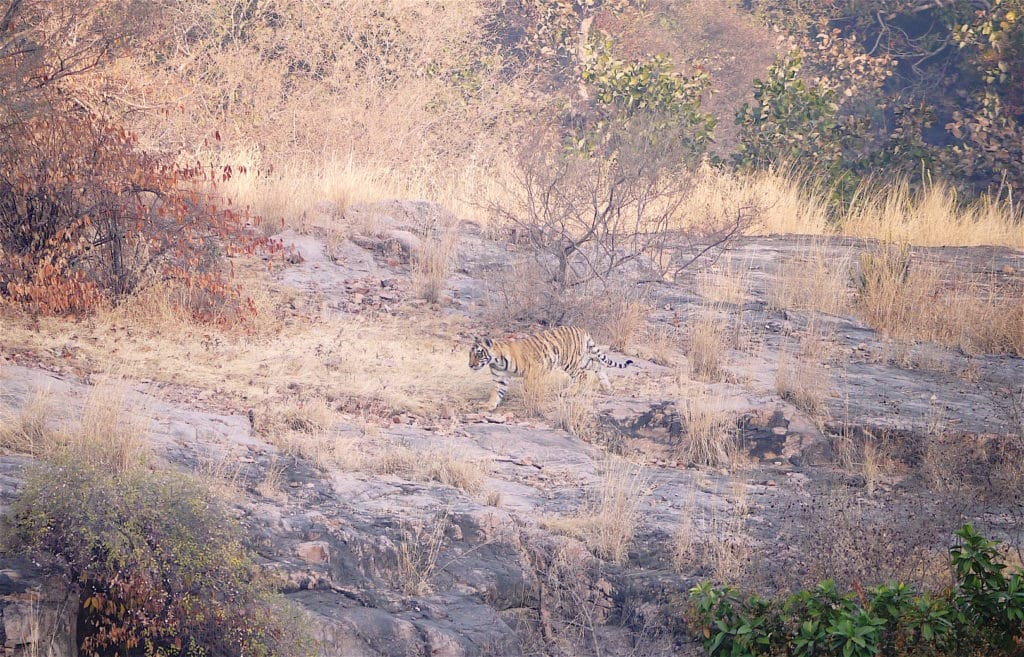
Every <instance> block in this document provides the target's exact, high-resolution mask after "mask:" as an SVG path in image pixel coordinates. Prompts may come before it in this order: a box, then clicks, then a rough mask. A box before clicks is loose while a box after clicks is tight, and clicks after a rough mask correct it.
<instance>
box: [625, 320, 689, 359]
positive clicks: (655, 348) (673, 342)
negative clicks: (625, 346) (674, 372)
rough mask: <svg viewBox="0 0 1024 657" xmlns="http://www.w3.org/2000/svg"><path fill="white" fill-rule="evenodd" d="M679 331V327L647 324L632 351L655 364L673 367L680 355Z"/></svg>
mask: <svg viewBox="0 0 1024 657" xmlns="http://www.w3.org/2000/svg"><path fill="white" fill-rule="evenodd" d="M681 333H682V330H681V329H678V328H676V327H674V326H671V325H667V324H648V325H647V326H645V327H644V328H643V330H642V332H641V334H640V336H641V337H640V338H639V339H638V340H637V345H636V347H635V348H634V349H633V353H635V354H636V355H637V356H639V357H640V358H643V359H644V360H649V361H651V362H652V363H655V364H657V365H664V366H666V367H673V366H675V365H677V364H678V362H679V356H680V355H681V349H680V346H681V344H682V342H683V340H682V337H681Z"/></svg>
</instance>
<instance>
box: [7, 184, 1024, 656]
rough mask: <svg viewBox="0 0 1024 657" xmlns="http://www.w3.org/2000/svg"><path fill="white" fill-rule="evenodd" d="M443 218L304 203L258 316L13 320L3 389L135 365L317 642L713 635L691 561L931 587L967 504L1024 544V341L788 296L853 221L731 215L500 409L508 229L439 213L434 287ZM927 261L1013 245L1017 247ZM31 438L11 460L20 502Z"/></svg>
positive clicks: (798, 576)
mask: <svg viewBox="0 0 1024 657" xmlns="http://www.w3.org/2000/svg"><path fill="white" fill-rule="evenodd" d="M443 215H444V213H443V212H442V211H440V210H439V209H438V208H436V207H434V206H431V205H429V204H425V203H416V202H392V203H383V204H378V205H374V206H364V207H356V208H351V209H349V211H348V212H346V213H344V215H340V214H339V213H337V212H335V211H334V210H333V209H332V208H330V207H328V206H320V207H318V208H316V209H314V211H312V212H310V213H309V215H308V216H307V218H306V220H305V223H304V225H303V227H302V228H301V230H299V231H298V232H294V231H292V232H289V233H286V234H285V235H283V238H284V239H285V241H286V243H287V244H289V245H290V246H292V247H293V249H292V255H291V256H290V257H289V258H288V262H286V263H281V264H279V266H277V267H275V268H274V269H273V271H272V273H271V274H270V275H269V276H267V277H266V278H265V279H262V280H263V283H262V284H261V287H262V288H263V290H264V292H265V294H266V296H267V298H268V299H269V301H268V302H267V303H268V304H269V305H268V307H273V308H275V309H276V310H275V320H274V322H273V324H272V325H268V326H263V327H257V328H256V329H255V330H254V333H252V334H249V335H246V336H242V337H239V336H221V335H218V334H215V333H213V332H211V333H209V334H205V333H203V332H202V330H201V329H195V330H192V329H189V328H187V327H185V328H179V329H174V330H172V329H171V328H164V329H162V331H158V332H153V331H152V330H150V329H146V328H145V326H143V325H142V324H141V323H138V322H136V321H135V320H133V319H132V316H131V315H124V316H113V318H108V319H106V320H103V321H93V322H82V323H80V324H77V325H70V326H69V325H67V324H66V323H64V324H57V323H54V324H49V323H46V322H45V321H44V323H43V324H42V325H39V324H35V325H33V324H32V323H31V322H30V321H28V320H19V319H17V318H8V319H5V320H4V322H5V324H4V333H3V335H2V336H0V356H2V359H3V360H2V361H0V411H2V412H3V413H4V417H5V418H7V421H15V419H16V418H17V417H18V416H19V413H25V412H27V411H26V409H29V407H31V406H32V404H33V403H37V402H38V400H39V399H40V392H39V391H45V397H46V398H47V399H48V400H49V401H48V408H49V409H50V411H49V421H50V422H51V423H52V424H55V425H62V424H71V423H73V422H75V418H77V417H78V416H79V415H80V412H81V408H82V406H83V404H85V403H86V401H87V399H88V398H89V396H90V395H91V394H94V391H95V389H96V388H98V387H100V388H102V386H110V385H116V386H118V390H120V394H121V395H122V397H123V405H124V408H125V409H129V412H131V413H134V414H144V416H145V417H146V418H151V421H150V422H149V428H148V431H147V436H148V440H149V443H150V444H151V445H152V447H153V449H154V450H155V453H156V454H157V456H158V458H159V459H161V460H162V461H163V462H165V463H167V464H169V466H170V467H177V468H185V469H189V470H194V471H197V472H200V473H203V474H204V476H207V477H208V478H209V480H210V481H211V482H214V483H217V485H222V486H223V487H224V490H225V491H226V492H227V494H228V495H229V496H230V498H231V499H232V502H233V504H234V505H236V507H237V509H238V514H239V517H241V518H242V520H243V522H244V523H245V525H246V526H247V527H248V528H249V529H250V530H251V532H252V536H253V541H252V547H253V548H254V549H255V550H256V552H257V553H258V555H259V557H260V559H261V561H262V562H263V563H265V564H266V565H267V567H268V568H272V569H274V570H275V571H276V572H278V573H280V579H281V585H282V589H283V591H284V592H285V594H286V596H287V597H288V598H290V599H291V600H293V601H294V602H296V603H297V604H299V605H301V607H302V608H303V609H305V610H306V612H307V614H306V617H307V618H308V621H309V631H310V633H311V634H312V635H313V636H314V638H316V639H318V640H320V641H321V643H320V646H321V648H320V651H321V654H324V655H339V656H341V655H344V656H345V657H351V656H355V655H380V656H383V655H406V654H409V655H421V654H429V655H516V654H553V655H567V654H605V655H626V654H635V655H659V654H663V655H668V654H673V655H677V654H689V653H691V652H692V653H693V654H698V653H699V644H696V643H695V642H694V639H693V638H692V636H691V635H690V634H689V633H688V632H687V629H686V628H685V627H684V624H683V623H682V620H681V618H682V613H683V608H684V605H685V602H686V591H687V589H688V588H689V587H690V586H692V585H693V584H694V583H695V582H697V581H699V580H701V579H706V578H711V579H715V580H718V581H724V582H731V583H735V584H740V585H743V586H748V587H751V588H757V589H760V590H763V591H777V590H785V589H790V588H793V587H796V586H800V585H806V584H808V583H811V582H814V581H817V580H818V579H821V578H824V577H835V578H837V579H839V580H840V581H842V582H844V583H847V584H850V583H853V582H859V583H863V584H865V585H866V584H871V583H874V582H876V581H878V580H881V579H886V578H890V577H901V578H905V579H913V580H915V581H917V582H922V583H925V584H928V585H935V586H941V585H942V583H943V582H944V581H946V580H945V579H944V578H946V577H948V573H947V572H946V571H945V566H944V563H945V562H944V555H945V549H946V547H947V546H948V543H949V540H950V536H951V533H952V531H953V530H955V529H956V528H957V527H959V525H960V524H962V523H963V522H964V521H971V522H974V523H976V525H978V526H979V527H981V528H982V530H983V531H984V532H985V533H986V534H988V535H989V536H992V537H995V538H999V539H1003V540H1007V541H1010V543H1011V545H1015V546H1018V547H1019V546H1020V545H1021V544H1022V536H1021V535H1020V532H1021V528H1022V527H1024V523H1022V519H1024V509H1022V506H1021V505H1022V501H1021V497H1020V493H1019V490H1020V487H1021V486H1020V484H1021V479H1020V465H1021V454H1022V447H1024V444H1022V443H1024V425H1022V423H1024V420H1022V394H1024V393H1022V391H1021V382H1022V381H1024V360H1022V359H1020V358H1015V357H1010V356H1005V355H984V354H965V353H961V352H959V351H955V350H950V349H944V348H939V347H936V346H934V345H927V344H916V345H908V344H893V343H891V342H888V341H886V340H884V339H882V338H881V337H880V336H879V335H878V334H877V333H876V332H875V331H873V330H871V329H869V328H868V327H866V326H865V325H864V324H863V323H861V322H859V321H858V320H856V319H854V318H853V316H852V315H850V314H825V313H820V312H813V311H807V310H796V311H794V310H788V309H779V308H778V307H777V306H778V305H779V304H778V303H776V302H773V301H772V298H774V297H773V295H776V294H777V293H778V289H777V287H778V285H779V284H780V280H782V281H783V283H785V280H783V279H780V278H779V273H780V272H781V271H783V270H784V267H785V266H786V263H793V262H797V263H799V262H801V261H802V259H806V258H807V257H808V256H807V254H808V253H809V252H810V249H816V250H817V252H818V253H819V254H823V256H822V257H824V259H825V261H826V262H828V263H833V264H834V267H833V268H834V269H836V270H840V269H842V268H844V267H849V263H850V262H851V261H855V259H856V254H857V253H858V252H859V251H860V250H862V249H864V248H866V246H865V245H864V244H863V243H857V242H851V241H827V242H822V241H820V240H819V241H817V242H815V243H814V244H813V245H812V244H810V243H809V241H808V240H803V239H800V238H794V237H773V238H748V239H743V240H740V241H738V242H737V243H735V244H734V245H733V247H732V248H731V250H730V252H729V253H728V254H726V255H725V256H723V257H722V258H719V259H718V260H717V262H715V263H714V264H709V265H708V266H707V267H705V268H704V269H702V270H694V271H693V272H691V273H690V274H689V277H688V278H686V279H685V280H681V281H678V282H674V283H671V284H669V283H653V284H645V285H643V286H641V287H642V289H640V290H639V291H637V292H636V294H635V303H636V304H639V307H641V308H642V309H643V310H642V312H641V313H640V316H641V321H639V322H638V323H637V324H636V326H635V327H633V328H632V329H631V331H630V332H629V333H630V334H629V336H627V338H628V339H625V344H624V345H622V352H627V353H628V355H630V356H631V357H632V358H634V359H635V360H636V361H637V364H636V366H635V367H633V368H630V369H627V370H623V371H615V372H611V373H610V374H611V378H612V383H613V386H614V388H615V392H614V394H610V395H606V394H602V393H599V392H591V391H587V390H583V391H579V392H573V391H571V390H570V391H566V390H565V389H564V385H562V384H563V383H564V382H560V381H555V382H554V384H553V385H552V387H551V390H549V391H548V393H547V394H546V396H545V397H544V398H542V399H540V400H539V401H538V400H533V401H531V400H530V398H529V395H527V394H524V393H523V392H522V391H520V390H519V389H518V388H517V389H514V392H513V396H512V399H510V401H509V402H508V404H507V405H506V406H504V407H502V408H500V409H499V412H498V413H493V414H484V413H481V412H479V410H478V407H479V406H480V405H481V404H482V403H483V401H484V400H485V399H486V397H487V394H488V390H489V385H490V381H489V376H488V375H487V374H486V372H472V371H470V370H469V369H468V367H467V365H466V361H467V357H468V356H467V352H468V342H467V340H468V336H470V335H472V334H473V333H477V332H483V331H488V330H489V331H490V332H491V333H492V334H493V335H504V334H512V333H515V332H516V331H518V330H522V329H523V328H524V327H523V326H521V325H519V324H517V323H516V321H515V318H514V316H515V312H514V309H512V306H514V305H515V304H516V303H517V302H516V301H515V300H513V299H510V298H509V289H510V288H509V284H508V282H507V281H508V280H509V278H510V277H511V278H513V279H514V278H515V276H516V275H517V274H516V270H515V267H516V266H517V265H516V264H515V263H516V257H517V255H519V254H518V251H517V249H518V247H516V246H515V245H514V244H510V243H509V241H508V239H507V236H505V235H502V234H490V233H489V232H488V231H485V230H482V229H480V228H479V227H477V226H475V225H472V224H462V225H460V226H458V228H457V229H453V230H454V231H455V232H451V230H450V231H449V232H448V233H447V234H448V235H449V237H450V238H451V239H454V240H455V242H454V244H455V248H454V253H455V261H454V267H453V269H452V271H451V273H450V275H449V276H447V277H446V278H445V283H444V286H443V290H442V292H441V294H440V300H439V301H438V302H437V303H434V304H431V303H427V302H424V301H422V300H420V299H418V298H417V294H416V290H417V287H416V286H417V279H416V272H415V266H414V264H413V263H412V262H410V260H411V259H415V254H416V252H417V251H418V250H422V249H429V248H434V247H435V246H436V243H437V241H438V240H441V239H443V235H442V233H443V232H444V231H442V230H441V228H439V226H442V225H443V223H444V219H443ZM339 221H343V223H344V225H345V227H346V228H345V229H344V230H342V229H340V228H339ZM452 235H454V237H451V236H452ZM920 257H922V258H923V257H934V258H938V259H942V260H950V259H953V258H955V259H957V260H958V261H959V262H961V263H962V266H963V267H964V268H965V269H967V270H972V271H976V272H978V273H980V274H986V273H992V272H995V273H998V275H1000V276H1012V275H1018V274H1019V272H1021V271H1022V270H1024V254H1022V253H1020V252H1013V251H1009V250H1005V249H988V248H974V249H969V250H945V251H943V250H934V251H931V252H921V255H920ZM993 275H995V274H993ZM843 277H848V274H843ZM841 278H842V277H841ZM843 280H844V281H845V280H846V278H843ZM503 281H504V282H503ZM790 284H793V283H790ZM798 284H802V283H798ZM512 287H513V288H514V285H513V286H512ZM841 289H844V290H846V292H844V293H851V294H852V292H849V290H851V289H852V288H849V287H848V286H846V285H845V284H844V285H843V286H842V287H841ZM634 307H636V305H634ZM702 322H703V323H704V324H705V325H707V326H710V327H712V329H715V328H716V327H717V333H715V331H714V330H712V331H711V333H712V334H713V336H714V339H713V340H712V341H711V343H712V345H713V348H709V347H708V346H707V345H708V342H707V341H706V340H705V338H704V337H701V334H700V333H699V332H698V331H696V330H695V328H694V327H695V326H698V325H701V324H702ZM175 331H180V333H176V332H175ZM164 333H165V334H164ZM716 340H717V342H716ZM715 345H716V346H715ZM709 349H710V351H709ZM619 353H621V352H619ZM709 353H710V356H709ZM709 358H710V359H711V360H713V361H715V362H713V363H711V366H709V367H706V368H701V367H695V366H694V363H695V361H699V362H701V363H706V362H707V361H708V360H709ZM112 380H116V383H114V384H112V383H110V381H112ZM708 426H710V429H708V428H707V427H708ZM701 432H704V433H701ZM699 436H706V437H707V441H706V442H707V445H706V451H707V450H710V452H707V453H710V454H711V459H710V460H711V461H712V462H713V465H699V464H697V463H696V462H695V460H699V459H695V457H694V454H697V453H698V452H695V451H694V449H695V445H694V443H695V441H696V440H697V439H698V437H699ZM27 462H28V459H26V458H25V457H24V456H20V455H17V454H13V453H8V454H6V455H4V456H2V457H0V496H2V497H0V501H3V502H6V501H9V500H10V499H11V497H12V496H13V495H15V494H16V492H17V489H18V484H19V481H20V473H21V471H22V468H23V467H24V466H25V465H26V463H27Z"/></svg>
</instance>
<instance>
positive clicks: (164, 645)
mask: <svg viewBox="0 0 1024 657" xmlns="http://www.w3.org/2000/svg"><path fill="white" fill-rule="evenodd" d="M241 540H242V532H241V529H240V528H239V526H238V524H237V523H236V522H235V521H234V520H233V519H232V518H231V517H230V516H229V515H228V514H227V511H226V509H224V508H223V507H222V505H221V504H220V502H219V501H218V500H217V499H216V498H214V496H213V495H212V494H211V493H210V491H209V490H207V489H205V488H204V487H203V486H201V485H200V484H199V483H198V482H197V481H195V480H193V479H192V478H190V477H187V476H182V475H181V474H180V473H175V474H173V475H172V474H169V473H168V474H160V473H151V472H148V471H146V470H143V469H141V468H137V469H134V470H131V471H129V472H126V473H121V474H113V473H111V472H110V471H109V470H104V469H102V468H99V467H95V466H92V465H87V464H83V463H80V462H71V461H68V462H58V463H56V464H51V465H48V466H44V467H40V468H39V469H38V470H37V471H35V472H34V473H32V474H31V475H30V476H29V477H28V480H27V482H26V485H25V488H24V491H23V492H22V494H21V495H20V497H19V498H18V500H17V501H16V502H15V503H14V504H13V505H12V506H11V507H10V509H9V511H8V514H7V516H6V518H5V521H4V536H3V543H4V549H5V550H10V551H17V552H23V551H38V552H44V553H49V554H53V555H56V556H58V557H61V558H62V559H64V560H65V561H66V562H67V564H68V566H69V567H70V570H71V572H72V574H73V576H74V577H76V578H77V579H78V581H79V582H80V583H81V587H82V594H81V611H80V619H81V621H80V623H79V640H80V642H81V649H82V651H83V653H85V654H87V655H96V654H126V653H131V654H145V655H182V654H189V655H243V654H244V655H255V656H257V657H258V656H260V655H263V656H269V655H276V654H284V653H288V650H286V647H287V645H288V643H287V641H288V640H289V639H291V638H292V637H287V636H286V633H285V631H284V628H283V627H282V625H281V624H280V623H279V622H278V621H276V620H275V616H274V614H273V613H272V603H273V598H272V596H271V594H270V588H269V586H268V583H267V581H266V580H265V579H264V578H263V577H262V576H261V575H260V574H259V572H258V571H257V570H256V569H255V566H254V565H253V563H252V560H251V558H250V556H249V554H248V552H247V551H246V550H245V548H244V547H243V545H242V543H241Z"/></svg>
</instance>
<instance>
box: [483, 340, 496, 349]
mask: <svg viewBox="0 0 1024 657" xmlns="http://www.w3.org/2000/svg"><path fill="white" fill-rule="evenodd" d="M484 346H485V347H487V348H488V349H490V348H491V347H493V346H494V343H493V342H491V339H490V338H484Z"/></svg>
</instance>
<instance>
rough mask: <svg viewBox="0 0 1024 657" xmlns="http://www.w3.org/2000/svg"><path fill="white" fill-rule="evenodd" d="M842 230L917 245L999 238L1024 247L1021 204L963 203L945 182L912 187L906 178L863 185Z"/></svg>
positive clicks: (996, 240)
mask: <svg viewBox="0 0 1024 657" xmlns="http://www.w3.org/2000/svg"><path fill="white" fill-rule="evenodd" d="M841 226H842V233H843V234H844V235H850V236H856V237H869V238H875V239H886V240H890V241H897V242H909V243H911V244H914V245H917V246H953V245H955V246H975V245H979V244H1001V245H1005V246H1011V247H1015V248H1018V249H1019V248H1024V224H1022V223H1021V216H1020V210H1019V209H1014V208H1013V207H1012V206H1010V205H1008V204H1005V203H1001V202H995V201H992V200H990V199H983V200H981V201H978V202H975V203H970V204H968V205H966V206H964V205H962V204H961V202H960V200H959V199H957V196H956V193H955V192H954V191H953V189H951V188H950V187H947V186H946V185H943V184H941V183H936V184H931V185H928V186H927V187H925V188H924V189H923V190H922V191H920V192H918V193H916V194H915V193H911V192H910V191H909V189H908V188H907V185H906V183H905V182H898V183H895V184H892V183H888V184H880V185H865V186H864V187H863V188H862V189H861V190H859V191H858V193H857V195H856V197H855V198H854V200H853V202H852V203H851V205H850V207H849V209H848V211H847V213H846V215H845V216H844V217H843V219H842V221H841Z"/></svg>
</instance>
